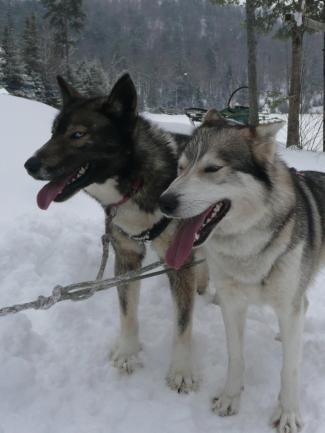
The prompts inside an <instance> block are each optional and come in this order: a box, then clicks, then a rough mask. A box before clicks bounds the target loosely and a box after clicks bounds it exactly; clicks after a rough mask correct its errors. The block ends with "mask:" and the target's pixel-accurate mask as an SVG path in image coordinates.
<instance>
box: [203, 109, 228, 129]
mask: <svg viewBox="0 0 325 433" xmlns="http://www.w3.org/2000/svg"><path fill="white" fill-rule="evenodd" d="M225 123H226V120H225V118H224V117H223V116H222V115H221V114H220V113H219V111H217V110H215V109H214V108H211V109H210V110H208V112H207V113H206V115H205V116H204V119H203V123H202V126H207V127H213V126H219V127H222V126H223V125H224V124H225Z"/></svg>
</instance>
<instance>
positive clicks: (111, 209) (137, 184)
mask: <svg viewBox="0 0 325 433" xmlns="http://www.w3.org/2000/svg"><path fill="white" fill-rule="evenodd" d="M142 186H143V182H142V181H141V180H139V179H137V180H134V181H133V182H132V184H131V191H130V192H129V193H128V194H125V195H124V196H123V197H122V198H121V200H119V201H117V202H116V203H112V204H110V205H109V206H107V208H106V213H107V215H109V216H110V217H111V218H114V216H115V215H116V210H117V208H118V207H119V206H121V205H122V204H124V203H126V202H127V201H129V200H130V199H131V198H132V197H133V196H134V195H135V194H136V193H137V192H138V191H139V190H140V189H141V188H142Z"/></svg>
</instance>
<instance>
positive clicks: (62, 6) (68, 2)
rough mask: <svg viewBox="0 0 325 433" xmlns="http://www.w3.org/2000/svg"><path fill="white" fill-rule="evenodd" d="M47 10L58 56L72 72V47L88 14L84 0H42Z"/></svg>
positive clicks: (65, 68)
mask: <svg viewBox="0 0 325 433" xmlns="http://www.w3.org/2000/svg"><path fill="white" fill-rule="evenodd" d="M41 3H42V4H43V5H44V6H45V8H46V10H47V12H46V14H45V18H47V19H48V20H49V23H50V25H51V27H52V29H53V32H54V44H55V50H56V55H57V58H58V59H60V58H62V59H63V61H64V70H65V73H66V74H67V75H68V74H69V73H70V67H71V64H70V53H71V47H72V46H73V45H74V44H75V42H76V41H75V39H74V35H77V34H78V33H80V32H81V30H82V29H83V27H84V24H85V19H86V15H85V13H84V11H83V9H82V6H83V4H82V3H83V0H41Z"/></svg>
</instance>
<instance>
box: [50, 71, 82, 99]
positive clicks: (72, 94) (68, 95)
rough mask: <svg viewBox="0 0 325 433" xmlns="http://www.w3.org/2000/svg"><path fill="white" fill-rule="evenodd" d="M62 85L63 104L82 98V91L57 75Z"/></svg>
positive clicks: (60, 85)
mask: <svg viewBox="0 0 325 433" xmlns="http://www.w3.org/2000/svg"><path fill="white" fill-rule="evenodd" d="M56 79H57V82H58V84H59V87H60V91H61V96H62V101H63V105H64V106H65V105H68V104H69V103H70V102H71V101H73V100H75V99H78V98H81V97H82V96H81V95H80V93H79V92H78V91H77V90H76V89H74V88H73V87H72V86H70V84H68V83H67V82H66V81H65V80H64V79H63V78H62V77H61V76H60V75H58V76H57V77H56Z"/></svg>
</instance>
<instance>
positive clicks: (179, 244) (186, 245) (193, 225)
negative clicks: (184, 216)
mask: <svg viewBox="0 0 325 433" xmlns="http://www.w3.org/2000/svg"><path fill="white" fill-rule="evenodd" d="M210 210H211V208H209V209H207V210H206V211H205V212H203V213H201V214H200V215H197V216H195V217H193V218H189V219H188V220H186V221H184V222H183V223H182V225H181V226H180V228H179V229H178V231H177V233H176V236H175V238H174V240H173V242H172V244H171V245H170V246H169V248H168V250H167V253H166V256H165V261H166V263H167V265H168V266H170V267H171V268H174V269H179V268H180V267H181V266H183V265H184V263H185V262H186V260H187V259H188V257H189V256H190V254H191V251H192V248H193V244H194V241H195V234H196V233H197V231H198V230H199V228H200V227H201V225H202V224H203V222H204V220H205V217H206V216H207V215H208V213H209V212H210Z"/></svg>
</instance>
